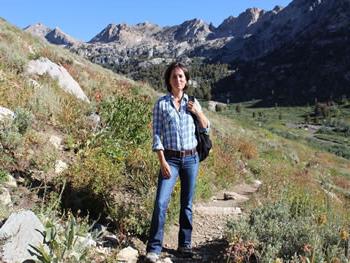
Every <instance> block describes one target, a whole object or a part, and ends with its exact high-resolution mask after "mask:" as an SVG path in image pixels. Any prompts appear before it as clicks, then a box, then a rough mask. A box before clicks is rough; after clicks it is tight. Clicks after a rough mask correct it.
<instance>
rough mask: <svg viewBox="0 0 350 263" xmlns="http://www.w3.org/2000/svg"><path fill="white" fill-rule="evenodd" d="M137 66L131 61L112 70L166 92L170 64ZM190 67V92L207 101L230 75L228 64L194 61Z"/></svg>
mask: <svg viewBox="0 0 350 263" xmlns="http://www.w3.org/2000/svg"><path fill="white" fill-rule="evenodd" d="M135 65H138V62H137V61H129V62H128V63H126V64H124V65H122V66H120V65H118V66H116V67H111V69H112V70H114V71H116V72H118V73H122V74H125V75H127V76H128V77H130V78H132V79H134V80H138V81H144V82H147V83H149V84H150V85H151V86H152V87H154V88H155V89H156V90H159V91H163V92H164V91H165V90H166V87H165V83H164V72H165V69H166V67H167V66H168V64H165V63H162V64H157V65H150V66H147V67H141V68H140V67H138V66H135ZM188 67H189V69H190V73H191V80H192V81H193V82H192V85H190V88H189V90H188V92H189V93H190V94H193V95H194V96H196V97H198V98H201V99H205V100H210V99H211V93H212V92H211V91H212V89H213V88H214V86H215V85H216V83H217V82H218V81H219V80H221V79H222V78H224V77H226V76H227V75H228V74H229V66H228V65H227V64H219V63H217V64H206V63H203V62H202V61H201V60H200V59H193V60H192V62H191V63H189V64H188Z"/></svg>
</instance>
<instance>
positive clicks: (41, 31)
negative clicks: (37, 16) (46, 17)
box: [24, 23, 80, 47]
mask: <svg viewBox="0 0 350 263" xmlns="http://www.w3.org/2000/svg"><path fill="white" fill-rule="evenodd" d="M24 31H27V32H29V33H31V34H33V35H36V36H38V37H40V38H41V39H44V40H46V41H48V42H49V43H51V44H55V45H63V46H68V47H69V46H73V45H78V44H79V43H80V41H78V40H76V39H74V38H73V37H71V36H70V35H68V34H66V33H64V32H63V31H62V30H61V29H60V28H59V27H56V28H54V29H51V28H49V27H47V26H45V25H43V24H42V23H37V24H34V25H30V26H27V27H26V28H24Z"/></svg>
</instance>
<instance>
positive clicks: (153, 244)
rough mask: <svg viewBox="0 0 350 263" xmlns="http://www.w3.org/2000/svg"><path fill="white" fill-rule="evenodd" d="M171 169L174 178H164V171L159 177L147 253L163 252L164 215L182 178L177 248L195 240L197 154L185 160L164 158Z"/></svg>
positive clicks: (189, 244) (188, 244)
mask: <svg viewBox="0 0 350 263" xmlns="http://www.w3.org/2000/svg"><path fill="white" fill-rule="evenodd" d="M165 158H166V160H167V162H168V164H169V166H170V169H171V177H170V178H169V179H165V178H163V176H162V175H161V172H160V173H159V178H158V188H157V196H156V200H155V203H154V210H153V216H152V223H151V229H150V236H149V239H148V244H147V252H154V253H157V254H159V253H160V252H161V250H162V244H163V236H164V224H165V215H166V211H167V208H168V204H169V200H170V196H171V193H172V192H173V189H174V186H175V183H176V180H177V178H178V177H179V176H180V182H181V197H180V204H181V208H180V218H179V222H180V229H179V238H178V245H179V246H181V247H187V246H191V237H192V200H193V197H194V192H195V185H196V178H197V173H198V166H199V158H198V154H195V155H192V156H186V157H181V158H178V157H169V158H168V157H165Z"/></svg>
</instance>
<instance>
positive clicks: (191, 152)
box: [164, 148, 197, 158]
mask: <svg viewBox="0 0 350 263" xmlns="http://www.w3.org/2000/svg"><path fill="white" fill-rule="evenodd" d="M196 153H197V149H196V148H193V149H191V150H184V151H173V150H167V149H165V150H164V154H165V155H166V156H168V157H177V158H181V157H186V156H191V155H195V154H196Z"/></svg>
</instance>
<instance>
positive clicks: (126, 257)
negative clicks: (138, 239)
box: [117, 247, 139, 263]
mask: <svg viewBox="0 0 350 263" xmlns="http://www.w3.org/2000/svg"><path fill="white" fill-rule="evenodd" d="M138 257H139V252H138V251H137V250H136V249H133V248H132V247H127V248H123V249H122V250H120V251H119V253H118V255H117V262H125V263H136V262H137V259H138Z"/></svg>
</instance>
